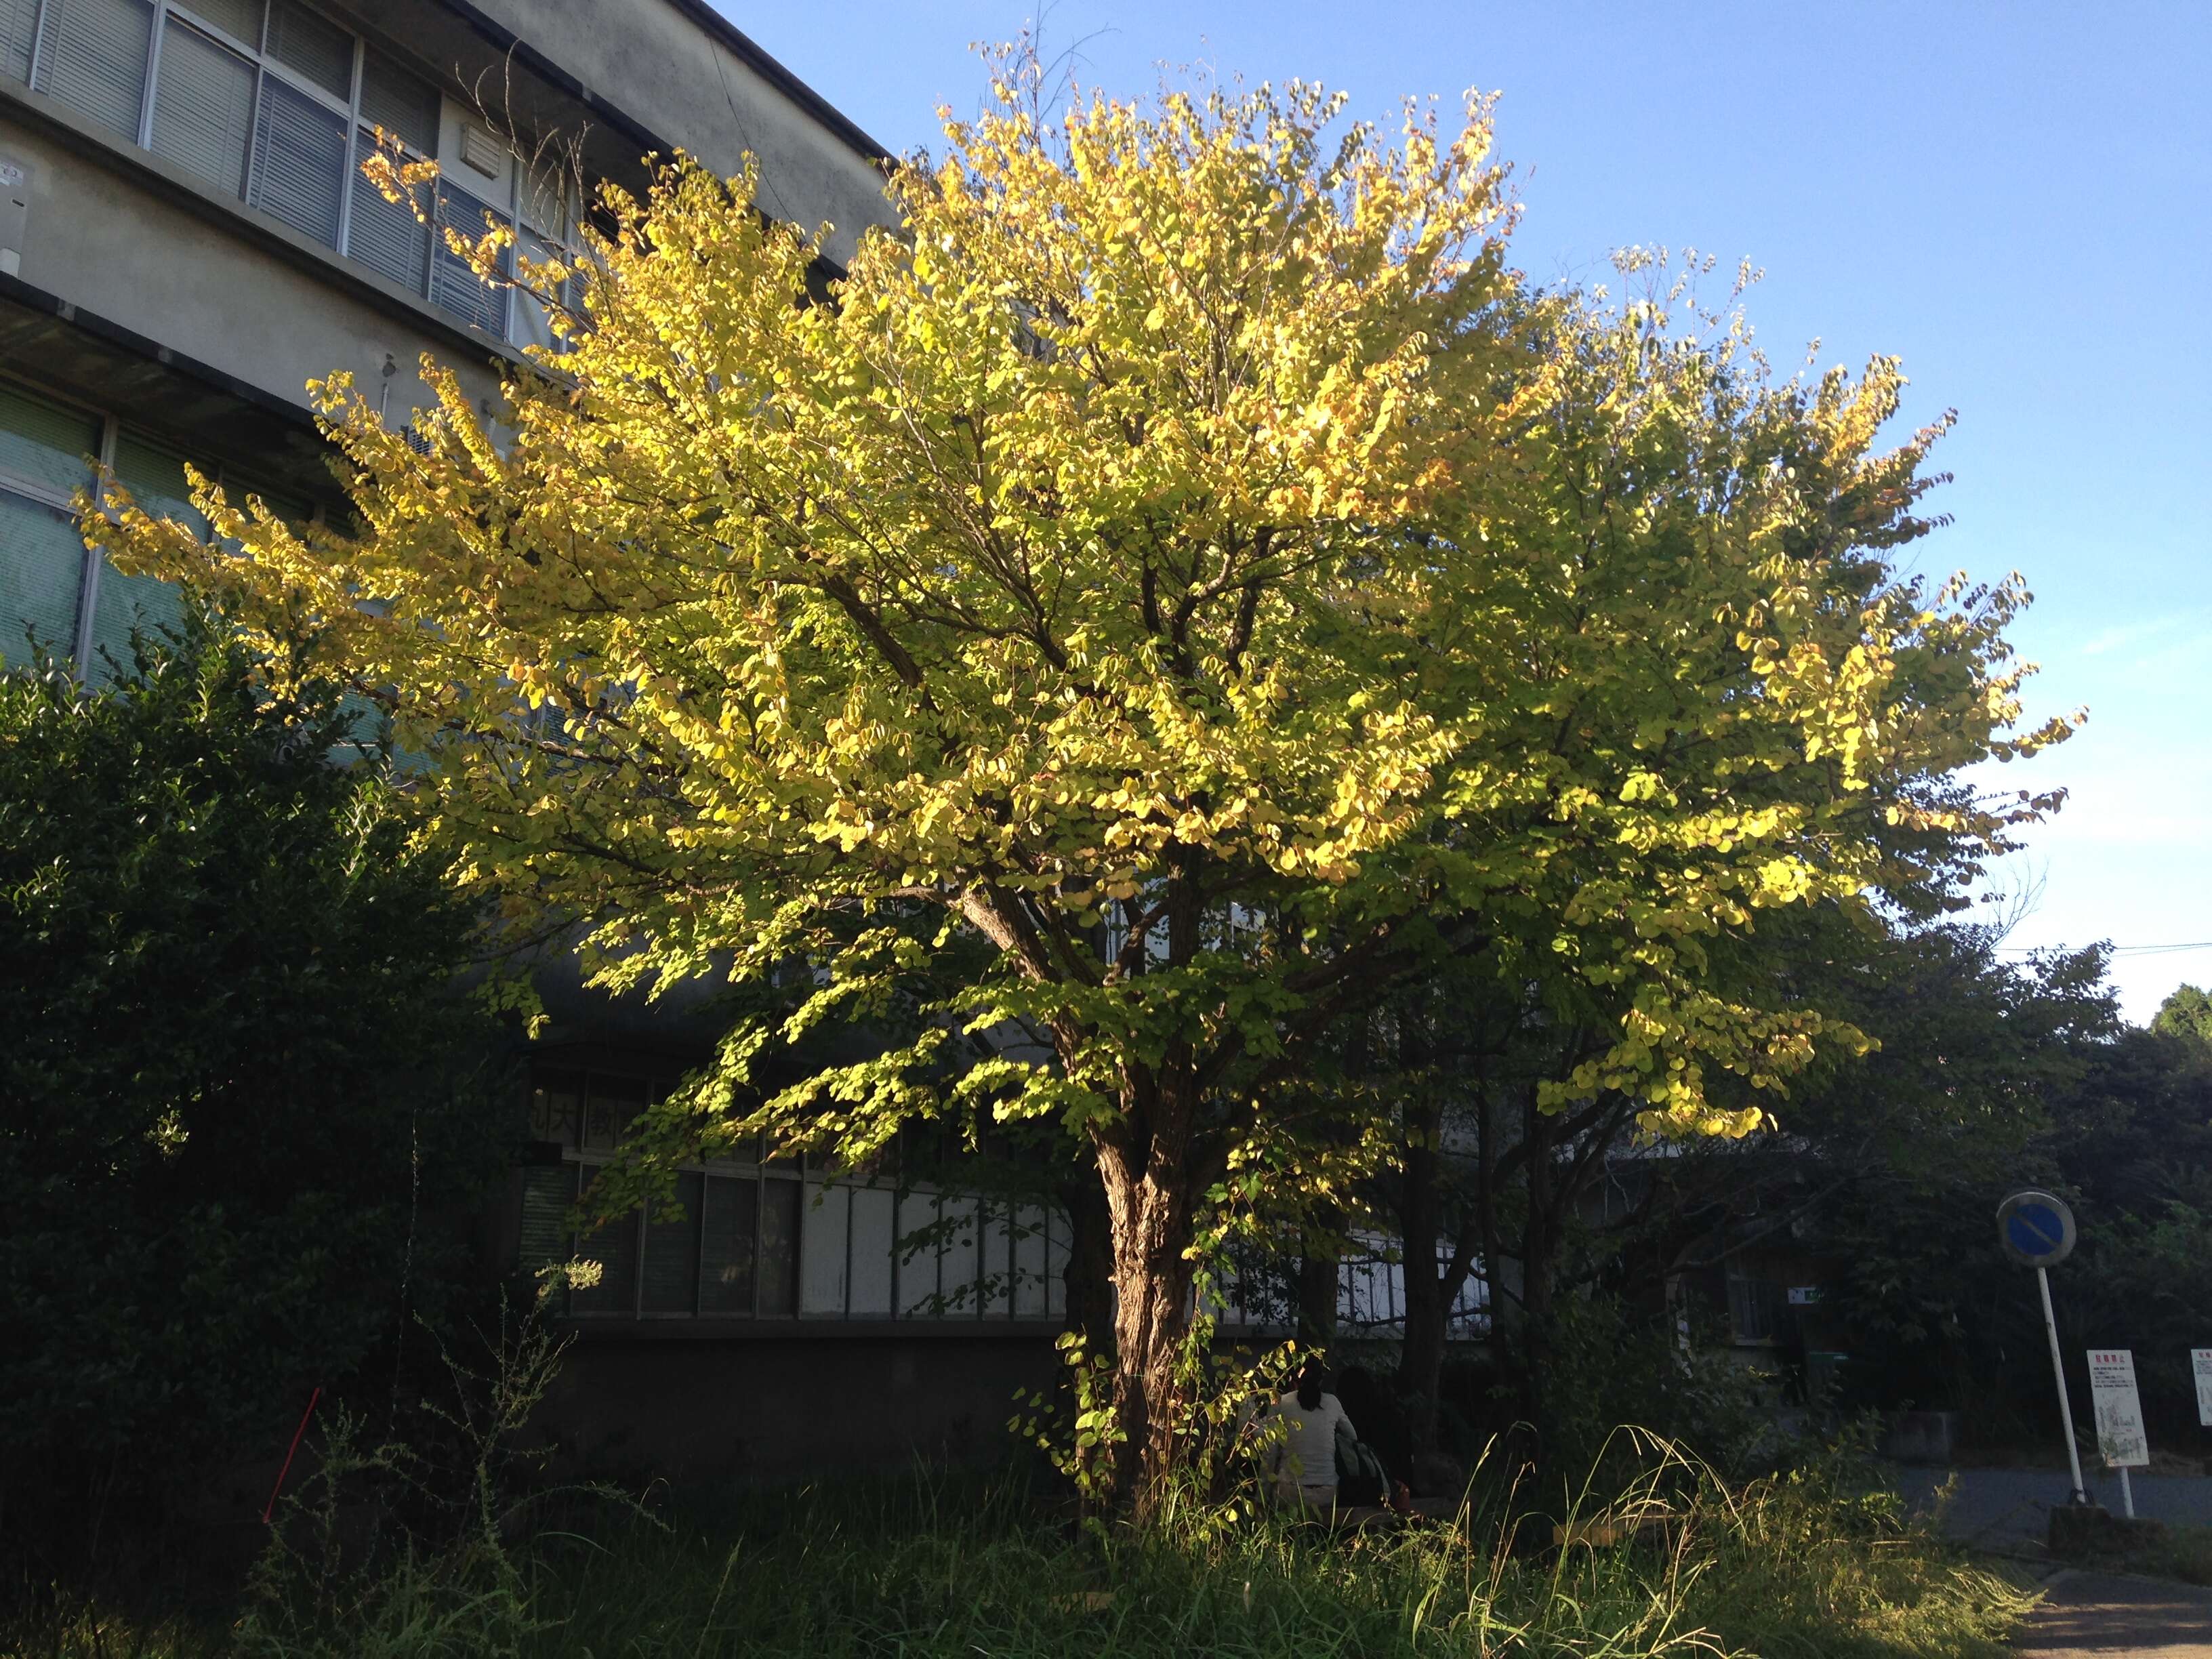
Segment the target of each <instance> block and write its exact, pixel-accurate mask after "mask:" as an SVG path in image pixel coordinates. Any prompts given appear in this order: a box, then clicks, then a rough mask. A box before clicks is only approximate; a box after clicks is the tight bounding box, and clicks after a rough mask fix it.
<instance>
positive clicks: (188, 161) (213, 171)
mask: <svg viewBox="0 0 2212 1659" xmlns="http://www.w3.org/2000/svg"><path fill="white" fill-rule="evenodd" d="M252 131H253V65H252V64H249V63H248V62H246V59H245V58H240V56H239V55H238V54H237V53H236V52H231V51H229V50H228V49H226V48H225V47H223V46H219V45H217V44H216V41H215V40H213V39H212V38H211V37H210V36H208V35H204V34H202V33H200V32H199V31H198V30H197V29H195V28H187V27H185V26H184V25H183V24H181V23H179V22H176V21H174V20H172V21H171V22H170V24H169V27H167V29H165V30H164V31H162V34H161V75H160V76H159V77H158V78H157V79H156V81H155V86H154V153H155V155H166V156H167V157H168V158H169V159H170V160H171V161H174V162H176V163H177V164H178V165H179V167H183V168H185V170H186V171H187V172H190V173H197V174H198V175H199V176H200V177H201V178H203V179H206V180H207V181H208V182H209V183H210V184H211V185H215V186H216V187H217V188H218V189H221V190H223V191H228V192H229V193H230V194H231V195H233V196H243V195H244V194H245V193H246V149H247V145H248V143H249V142H250V141H251V138H252Z"/></svg>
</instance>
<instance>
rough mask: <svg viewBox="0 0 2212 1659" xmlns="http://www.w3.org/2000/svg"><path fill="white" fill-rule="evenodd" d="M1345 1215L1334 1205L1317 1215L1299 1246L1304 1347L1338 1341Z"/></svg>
mask: <svg viewBox="0 0 2212 1659" xmlns="http://www.w3.org/2000/svg"><path fill="white" fill-rule="evenodd" d="M1343 1226H1344V1218H1343V1216H1342V1214H1341V1213H1340V1212H1339V1211H1337V1210H1336V1209H1335V1208H1334V1206H1331V1207H1328V1208H1327V1209H1324V1210H1323V1211H1322V1212H1320V1213H1318V1214H1316V1217H1315V1218H1314V1225H1311V1226H1310V1227H1308V1228H1307V1229H1306V1230H1305V1231H1304V1235H1303V1237H1301V1239H1300V1241H1299V1245H1298V1282H1297V1287H1296V1288H1297V1340H1298V1346H1299V1347H1301V1348H1322V1349H1327V1348H1330V1347H1333V1346H1335V1343H1336V1297H1337V1280H1338V1277H1339V1274H1340V1261H1341V1257H1342V1254H1343V1247H1342V1245H1341V1244H1340V1242H1339V1235H1340V1233H1341V1231H1342V1230H1343Z"/></svg>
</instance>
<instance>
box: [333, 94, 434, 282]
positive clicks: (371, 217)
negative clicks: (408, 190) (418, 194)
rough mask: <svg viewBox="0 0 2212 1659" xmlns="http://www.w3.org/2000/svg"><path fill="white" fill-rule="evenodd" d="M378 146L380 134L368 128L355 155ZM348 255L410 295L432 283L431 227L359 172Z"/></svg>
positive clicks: (347, 247)
mask: <svg viewBox="0 0 2212 1659" xmlns="http://www.w3.org/2000/svg"><path fill="white" fill-rule="evenodd" d="M387 131H389V129H387ZM375 145H376V135H375V134H374V133H373V132H370V131H367V130H365V129H364V130H363V131H362V135H361V138H360V142H359V143H357V144H356V145H355V147H354V154H355V155H356V156H364V155H368V153H369V151H370V150H372V149H374V148H375ZM346 252H347V253H348V254H349V256H350V257H352V258H356V259H358V260H360V261H361V262H362V264H365V265H367V266H368V268H369V269H370V270H380V271H382V272H383V273H384V274H385V275H386V276H389V277H390V278H392V281H393V282H395V283H398V284H399V286H400V287H402V288H404V289H406V290H407V291H408V292H409V293H410V294H421V293H422V292H424V290H425V287H426V284H427V283H428V281H429V275H430V228H429V227H428V225H426V224H424V223H423V222H422V221H421V220H420V219H417V218H416V216H415V210H414V209H413V208H411V207H410V206H409V205H408V204H406V203H404V202H387V201H386V200H385V199H384V192H383V191H380V190H379V189H377V187H376V186H375V185H372V184H371V183H369V182H368V179H364V178H362V176H361V175H360V174H359V173H357V172H356V174H355V175H354V180H353V217H352V219H351V220H350V221H349V222H348V225H347V229H346Z"/></svg>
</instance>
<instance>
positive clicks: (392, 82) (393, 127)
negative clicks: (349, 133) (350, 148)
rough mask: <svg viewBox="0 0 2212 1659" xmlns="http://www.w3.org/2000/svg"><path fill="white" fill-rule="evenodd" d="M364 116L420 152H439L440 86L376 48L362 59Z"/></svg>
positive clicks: (362, 104)
mask: <svg viewBox="0 0 2212 1659" xmlns="http://www.w3.org/2000/svg"><path fill="white" fill-rule="evenodd" d="M361 118H362V120H363V121H366V122H367V123H368V125H371V126H377V127H382V128H383V129H384V130H385V131H386V132H388V133H390V134H391V135H392V137H394V138H397V139H398V141H399V142H400V143H403V144H404V145H406V146H407V147H408V149H411V150H415V151H416V152H418V153H419V154H421V155H436V154H437V153H438V89H437V88H435V87H433V86H430V85H428V83H427V82H422V81H418V80H416V78H415V77H414V76H411V75H410V74H408V73H407V71H406V70H403V69H401V68H399V67H398V65H397V64H393V63H392V62H390V61H389V60H388V59H386V58H381V57H380V56H378V55H377V54H376V53H375V52H369V53H368V54H366V55H365V56H364V57H363V58H362V65H361Z"/></svg>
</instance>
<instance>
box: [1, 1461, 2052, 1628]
mask: <svg viewBox="0 0 2212 1659" xmlns="http://www.w3.org/2000/svg"><path fill="white" fill-rule="evenodd" d="M1624 1505H1625V1506H1626V1510H1629V1511H1632V1512H1633V1513H1634V1514H1637V1515H1641V1516H1643V1517H1644V1518H1645V1519H1646V1521H1647V1522H1648V1524H1646V1525H1644V1526H1643V1527H1642V1528H1635V1529H1631V1528H1625V1527H1624V1528H1610V1529H1607V1528H1590V1529H1589V1530H1590V1532H1591V1533H1592V1534H1593V1535H1595V1536H1598V1537H1606V1536H1613V1537H1616V1538H1618V1539H1619V1540H1620V1541H1615V1542H1607V1543H1598V1544H1579V1543H1571V1544H1570V1545H1568V1546H1567V1547H1565V1548H1564V1549H1558V1548H1553V1547H1550V1541H1551V1537H1552V1533H1551V1528H1550V1525H1549V1524H1548V1522H1542V1521H1537V1522H1528V1521H1522V1522H1516V1524H1514V1525H1512V1526H1511V1527H1508V1526H1507V1525H1505V1524H1504V1515H1505V1513H1506V1509H1505V1506H1504V1504H1502V1503H1493V1504H1489V1505H1486V1506H1483V1507H1480V1508H1477V1509H1474V1510H1470V1511H1469V1512H1468V1513H1465V1514H1463V1515H1462V1517H1461V1520H1460V1523H1459V1525H1457V1526H1456V1527H1438V1528H1425V1529H1420V1530H1407V1531H1403V1532H1398V1533H1393V1534H1364V1535H1346V1534H1331V1533H1330V1532H1328V1530H1327V1529H1325V1528H1321V1527H1318V1526H1315V1525H1311V1524H1292V1523H1289V1522H1285V1521H1284V1520H1283V1519H1282V1518H1280V1517H1279V1516H1270V1515H1265V1514H1263V1515H1260V1516H1252V1515H1249V1514H1247V1515H1245V1516H1242V1517H1241V1518H1236V1519H1231V1518H1228V1517H1225V1516H1223V1515H1221V1514H1220V1513H1219V1512H1218V1511H1214V1510H1204V1511H1200V1510H1191V1511H1189V1512H1188V1513H1186V1514H1184V1515H1182V1516H1177V1517H1175V1518H1173V1519H1171V1520H1170V1522H1169V1523H1168V1524H1167V1525H1165V1526H1164V1527H1163V1528H1159V1529H1158V1530H1156V1531H1155V1532H1153V1533H1152V1534H1149V1535H1146V1536H1142V1537H1140V1536H1138V1535H1135V1534H1130V1533H1127V1532H1124V1531H1116V1530H1114V1529H1110V1528H1093V1529H1091V1530H1088V1531H1086V1530H1085V1529H1083V1528H1079V1527H1078V1526H1076V1525H1075V1524H1073V1522H1071V1521H1070V1520H1069V1518H1068V1517H1067V1516H1066V1512H1065V1510H1064V1509H1063V1508H1062V1507H1061V1506H1060V1505H1059V1504H1057V1503H1056V1502H1055V1501H1049V1500H1041V1499H1038V1498H1033V1497H1031V1496H1030V1495H1028V1494H1025V1493H1024V1492H1022V1491H1021V1490H1020V1489H1019V1488H1018V1486H1014V1485H1012V1484H1009V1483H1000V1484H998V1485H996V1486H987V1487H986V1486H971V1485H966V1484H962V1483H957V1482H952V1481H947V1480H928V1479H917V1480H910V1481H907V1482H904V1483H900V1484H897V1485H895V1486H881V1487H872V1488H850V1487H848V1488H841V1489H838V1490H836V1491H835V1492H829V1491H809V1492H790V1493H784V1494H781V1495H776V1496H773V1497H769V1498H761V1499H759V1500H757V1501H756V1502H753V1503H751V1504H749V1505H747V1506H746V1507H745V1508H744V1510H741V1511H738V1512H734V1513H723V1514H703V1513H691V1514H678V1515H675V1516H665V1517H663V1516H646V1515H644V1514H642V1513H640V1512H638V1511H636V1510H629V1509H617V1508H612V1507H608V1506H603V1505H600V1506H587V1507H586V1508H584V1509H582V1510H574V1512H570V1513H564V1514H562V1515H560V1516H555V1515H553V1514H551V1513H549V1512H545V1511H543V1510H541V1511H540V1512H539V1513H538V1521H537V1523H536V1525H535V1526H534V1528H532V1530H530V1531H529V1532H528V1533H527V1534H526V1535H525V1536H523V1537H522V1538H521V1539H520V1541H513V1542H509V1541H503V1540H502V1538H501V1535H500V1534H496V1533H492V1532H484V1533H481V1534H479V1535H478V1536H477V1538H476V1540H475V1541H473V1542H468V1543H465V1544H463V1545H461V1546H459V1547H453V1548H451V1549H448V1550H446V1551H443V1552H440V1553H422V1552H420V1551H412V1552H410V1551H409V1550H407V1549H404V1548H401V1549H398V1550H394V1551H391V1552H387V1553H385V1554H384V1555H383V1556H382V1558H381V1559H379V1560H378V1561H377V1562H376V1563H375V1565H374V1568H373V1570H363V1569H362V1568H361V1567H359V1566H357V1565H352V1564H351V1563H350V1562H349V1559H348V1558H349V1556H353V1555H356V1554H357V1553H358V1549H357V1547H356V1546H348V1547H344V1548H341V1549H340V1550H339V1552H338V1553H337V1554H336V1555H334V1556H325V1555H323V1554H322V1553H320V1544H321V1543H322V1542H331V1541H333V1540H329V1539H325V1540H321V1541H319V1540H318V1539H317V1538H316V1537H315V1536H314V1535H313V1532H312V1529H307V1530H306V1531H302V1530H301V1529H300V1528H295V1533H294V1534H293V1543H294V1551H293V1553H291V1554H289V1555H287V1556H282V1557H276V1558H272V1559H270V1561H269V1562H268V1563H265V1564H264V1572H263V1574H262V1577H261V1583H260V1589H259V1591H258V1600H257V1601H254V1602H253V1603H252V1605H251V1606H250V1607H249V1610H248V1611H247V1613H246V1616H245V1617H244V1618H243V1619H242V1620H240V1622H238V1623H237V1624H235V1625H232V1626H229V1627H228V1628H224V1627H222V1626H209V1625H205V1624H201V1625H191V1624H186V1623H183V1622H179V1621H175V1620H171V1621H167V1622H163V1621H161V1620H154V1621H151V1622H147V1621H132V1620H126V1619H123V1618H121V1617H119V1616H117V1615H115V1614H113V1613H102V1612H100V1611H99V1610H96V1609H94V1608H89V1607H83V1606H82V1605H67V1606H64V1607H58V1608H55V1607H50V1608H48V1609H47V1611H46V1613H43V1614H40V1615H37V1616H35V1617H26V1618H24V1619H21V1620H18V1622H17V1624H16V1626H15V1629H14V1630H13V1631H12V1632H11V1631H5V1630H0V1651H5V1652H8V1653H11V1654H14V1653H21V1654H23V1655H25V1656H27V1659H29V1656H34V1655H46V1654H50V1655H53V1656H56V1659H60V1656H86V1659H92V1656H100V1659H136V1656H144V1659H201V1656H212V1655H215V1654H218V1653H226V1654H227V1653H238V1654H241V1655H246V1656H250V1659H294V1656H318V1659H320V1656H329V1659H337V1656H340V1655H344V1656H349V1659H350V1656H360V1659H386V1656H389V1659H402V1656H404V1659H418V1656H419V1659H431V1656H442V1655H454V1656H462V1655H467V1656H477V1655H484V1654H513V1655H517V1656H530V1659H540V1656H543V1659H556V1656H558V1659H584V1656H586V1655H589V1656H594V1659H612V1656H632V1659H661V1656H668V1659H675V1656H683V1659H705V1656H710V1655H748V1654H763V1655H765V1654H777V1655H785V1654H822V1655H856V1656H857V1655H889V1654H902V1655H914V1656H938V1655H943V1656H954V1655H958V1656H963V1659H964V1656H974V1655H976V1654H982V1655H987V1656H993V1659H1023V1656H1048V1655H1049V1656H1060V1655H1084V1656H1093V1655H1097V1656H1109V1655H1123V1654H1127V1655H1146V1656H1155V1655H1164V1654H1173V1655H1236V1656H1251V1659H1267V1656H1274V1655H1282V1656H1286V1659H1287V1656H1290V1655H1293V1654H1295V1655H1298V1656H1301V1659H1304V1656H1312V1655H1325V1654H1346V1655H1361V1656H1396V1655H1408V1656H1410V1655H1417V1654H1419V1655H1438V1656H1445V1655H1449V1656H1460V1655H1465V1656H1491V1655H1498V1656H1504V1655H1513V1656H1524V1655H1525V1656H1553V1655H1559V1656H1566V1655H1575V1656H1591V1659H1601V1656H1602V1659H1641V1656H1660V1655H1690V1654H1713V1655H1720V1654H1728V1655H1735V1654H1750V1653H1758V1654H1763V1655H1769V1656H1778V1659H1796V1656H1806V1659H1811V1656H1815V1655H1817V1656H1820V1659H1861V1656H1863V1659H1905V1656H1912V1659H1952V1656H1958V1659H1983V1656H1988V1659H1994V1656H1996V1655H1997V1654H1999V1653H2001V1652H2002V1650H2003V1649H2002V1638H2003V1636H2004V1634H2005V1632H2007V1631H2008V1629H2009V1628H2010V1626H2012V1625H2013V1624H2014V1623H2015V1621H2016V1620H2017V1619H2018V1617H2019V1616H2020V1615H2021V1613H2022V1612H2023V1611H2024V1609H2025V1607H2026V1599H2025V1598H2024V1597H2023V1596H2022V1595H2021V1593H2020V1592H2019V1591H2018V1589H2016V1588H2015V1587H2014V1586H2013V1585H2012V1584H2011V1583H2008V1582H2007V1581H2006V1580H2004V1579H2002V1578H2001V1577H1996V1576H1994V1575H1992V1574H1991V1573H1990V1572H1988V1571H1984V1570H1983V1569H1981V1568H1979V1567H1978V1566H1976V1565H1974V1564H1972V1562H1971V1561H1968V1560H1967V1559H1964V1558H1962V1557H1961V1556H1960V1555H1959V1554H1957V1553H1954V1552H1953V1551H1951V1550H1950V1549H1948V1547H1945V1546H1943V1545H1942V1544H1941V1543H1940V1542H1939V1541H1936V1538H1935V1537H1934V1536H1933V1535H1932V1534H1930V1533H1929V1532H1927V1531H1925V1530H1923V1529H1919V1528H1915V1527H1912V1526H1910V1525H1908V1524H1906V1523H1905V1522H1902V1521H1900V1520H1899V1517H1898V1516H1897V1514H1896V1511H1895V1509H1894V1506H1893V1504H1888V1503H1887V1502H1885V1501H1884V1500H1882V1499H1881V1498H1878V1497H1877V1498H1867V1497H1864V1496H1862V1495H1858V1492H1857V1488H1856V1487H1855V1486H1853V1484H1852V1483H1851V1481H1850V1480H1849V1479H1846V1478H1843V1477H1842V1476H1841V1475H1840V1474H1839V1472H1838V1471H1837V1470H1835V1469H1826V1470H1814V1471H1813V1472H1811V1473H1809V1474H1802V1475H1800V1476H1799V1477H1797V1478H1796V1479H1794V1480H1787V1479H1785V1480H1775V1481H1768V1482H1762V1483H1758V1484H1755V1485H1753V1486H1750V1487H1748V1488H1736V1489H1730V1488H1727V1487H1723V1486H1721V1485H1720V1484H1719V1483H1717V1482H1716V1481H1714V1480H1711V1478H1710V1477H1709V1476H1705V1475H1704V1474H1702V1473H1701V1472H1698V1471H1695V1470H1693V1469H1692V1468H1690V1467H1689V1466H1687V1465H1685V1464H1682V1463H1680V1462H1677V1461H1674V1460H1671V1459H1668V1458H1666V1457H1664V1456H1661V1457H1658V1458H1657V1459H1656V1460H1655V1461H1654V1462H1653V1464H1652V1467H1651V1470H1650V1478H1649V1479H1648V1480H1646V1481H1645V1482H1644V1484H1643V1485H1641V1486H1639V1487H1638V1489H1637V1490H1635V1491H1634V1492H1631V1493H1630V1494H1629V1495H1628V1497H1627V1498H1626V1499H1625V1500H1617V1501H1616V1503H1615V1504H1613V1505H1611V1506H1608V1512H1610V1513H1612V1514H1614V1515H1620V1514H1621V1513H1623V1512H1624ZM1594 1515H1595V1512H1594V1511H1593V1514H1591V1515H1585V1516H1583V1517H1582V1518H1583V1519H1584V1520H1586V1521H1587V1520H1589V1519H1591V1518H1594ZM1509 1533H1510V1534H1511V1537H1510V1538H1509V1536H1508V1534H1509ZM334 1542H337V1543H338V1544H341V1545H343V1543H344V1541H343V1540H342V1539H339V1540H335V1541H334Z"/></svg>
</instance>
